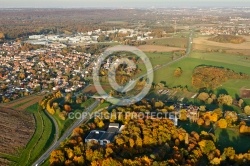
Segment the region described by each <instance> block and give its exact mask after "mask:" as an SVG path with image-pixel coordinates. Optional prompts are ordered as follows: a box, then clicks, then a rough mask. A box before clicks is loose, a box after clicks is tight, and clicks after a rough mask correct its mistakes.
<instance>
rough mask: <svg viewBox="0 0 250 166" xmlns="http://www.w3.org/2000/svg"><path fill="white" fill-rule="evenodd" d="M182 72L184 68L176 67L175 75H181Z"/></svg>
mask: <svg viewBox="0 0 250 166" xmlns="http://www.w3.org/2000/svg"><path fill="white" fill-rule="evenodd" d="M181 74H182V69H181V68H180V67H178V68H176V69H175V71H174V76H175V77H180V76H181Z"/></svg>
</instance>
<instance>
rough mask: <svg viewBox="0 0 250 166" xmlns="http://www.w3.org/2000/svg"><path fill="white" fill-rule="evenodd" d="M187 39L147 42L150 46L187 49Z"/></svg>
mask: <svg viewBox="0 0 250 166" xmlns="http://www.w3.org/2000/svg"><path fill="white" fill-rule="evenodd" d="M187 42H188V40H187V38H179V37H168V38H161V39H152V40H147V42H146V43H147V44H148V45H159V46H171V47H181V48H185V47H186V46H187Z"/></svg>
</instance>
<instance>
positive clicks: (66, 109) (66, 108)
mask: <svg viewBox="0 0 250 166" xmlns="http://www.w3.org/2000/svg"><path fill="white" fill-rule="evenodd" d="M64 110H65V111H66V112H70V111H71V110H72V109H71V107H70V105H69V104H64Z"/></svg>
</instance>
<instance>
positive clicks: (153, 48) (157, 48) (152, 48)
mask: <svg viewBox="0 0 250 166" xmlns="http://www.w3.org/2000/svg"><path fill="white" fill-rule="evenodd" d="M138 48H139V49H140V50H141V51H145V52H171V51H177V50H185V49H183V48H178V47H167V46H160V45H141V46H139V47H138Z"/></svg>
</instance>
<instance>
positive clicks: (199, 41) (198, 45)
mask: <svg viewBox="0 0 250 166" xmlns="http://www.w3.org/2000/svg"><path fill="white" fill-rule="evenodd" d="M242 37H244V39H246V42H244V43H241V44H233V43H219V42H215V41H210V40H208V39H209V38H210V37H198V38H194V46H193V49H194V50H203V51H219V50H220V51H223V52H226V53H231V54H238V55H250V50H249V45H250V37H249V36H242Z"/></svg>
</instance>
